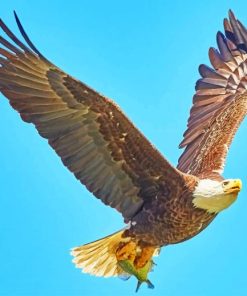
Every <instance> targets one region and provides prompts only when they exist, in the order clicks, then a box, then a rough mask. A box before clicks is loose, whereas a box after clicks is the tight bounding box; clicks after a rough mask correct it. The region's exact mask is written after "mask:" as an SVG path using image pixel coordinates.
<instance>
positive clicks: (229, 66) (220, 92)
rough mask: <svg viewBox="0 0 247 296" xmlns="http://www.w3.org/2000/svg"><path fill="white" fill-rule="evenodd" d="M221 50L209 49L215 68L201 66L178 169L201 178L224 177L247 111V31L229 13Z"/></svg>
mask: <svg viewBox="0 0 247 296" xmlns="http://www.w3.org/2000/svg"><path fill="white" fill-rule="evenodd" d="M224 28H225V36H224V35H223V34H222V33H220V32H219V33H218V34H217V43H218V48H219V51H218V50H216V49H213V48H210V50H209V58H210V61H211V64H212V66H213V69H212V68H209V67H207V66H205V65H201V66H200V67H199V72H200V74H201V76H202V78H201V79H199V80H198V81H197V83H196V93H195V95H194V98H193V107H192V108H191V111H190V117H189V120H188V128H187V130H186V131H185V133H184V139H183V141H182V142H181V144H180V148H183V147H185V150H184V152H183V153H182V155H181V156H180V158H179V162H178V169H180V170H181V171H183V172H185V173H189V174H193V175H196V176H199V177H201V178H216V179H219V178H221V173H222V172H223V168H224V163H225V158H226V155H227V152H228V148H229V146H230V144H231V142H232V139H233V137H234V135H235V133H236V131H237V129H238V127H239V125H240V123H241V122H242V120H243V119H244V118H245V116H246V114H247V92H246V90H247V30H246V29H245V27H244V26H243V25H242V24H241V23H240V21H238V20H236V18H235V16H234V15H233V13H232V12H231V11H230V12H229V21H228V20H227V19H225V20H224Z"/></svg>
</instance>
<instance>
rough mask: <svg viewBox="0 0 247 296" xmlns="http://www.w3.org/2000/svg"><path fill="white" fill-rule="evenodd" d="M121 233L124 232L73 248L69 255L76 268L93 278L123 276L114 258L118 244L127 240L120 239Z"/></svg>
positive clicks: (121, 231)
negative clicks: (93, 276) (72, 257)
mask: <svg viewBox="0 0 247 296" xmlns="http://www.w3.org/2000/svg"><path fill="white" fill-rule="evenodd" d="M123 232H124V230H120V231H118V232H116V233H113V234H112V235H109V236H106V237H104V238H102V239H99V240H97V241H94V242H92V243H89V244H85V245H82V246H79V247H75V248H73V249H72V251H71V255H72V256H74V257H75V258H74V259H73V262H74V263H75V265H76V267H77V268H81V269H82V272H85V273H89V274H92V275H95V276H102V277H116V276H125V275H126V273H125V272H124V271H123V269H122V268H121V267H120V266H119V265H118V262H117V258H116V250H117V248H118V246H119V244H120V243H121V242H126V241H128V240H129V238H123V237H122V234H123Z"/></svg>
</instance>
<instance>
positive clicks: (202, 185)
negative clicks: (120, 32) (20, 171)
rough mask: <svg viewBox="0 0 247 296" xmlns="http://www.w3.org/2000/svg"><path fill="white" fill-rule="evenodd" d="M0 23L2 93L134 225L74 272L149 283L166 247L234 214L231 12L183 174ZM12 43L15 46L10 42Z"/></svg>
mask: <svg viewBox="0 0 247 296" xmlns="http://www.w3.org/2000/svg"><path fill="white" fill-rule="evenodd" d="M15 18H16V22H17V25H18V28H19V31H20V33H21V35H22V37H23V38H24V40H25V42H22V41H21V40H20V39H19V38H17V37H16V35H15V34H13V32H12V31H11V30H10V29H9V28H8V27H7V26H6V24H5V23H4V22H3V21H2V20H0V28H1V30H2V33H4V34H5V35H6V36H7V39H6V38H4V37H2V36H0V92H1V93H2V94H3V95H4V96H5V97H6V98H7V99H8V100H9V103H10V105H11V106H12V108H14V109H15V110H16V111H17V112H18V113H19V114H20V116H21V118H22V120H23V121H25V122H27V123H32V124H34V126H35V127H36V129H37V131H38V133H39V134H40V135H41V136H42V137H43V138H45V139H47V141H48V143H49V145H50V146H51V147H52V148H53V149H54V151H55V152H56V153H57V155H58V156H59V157H60V158H61V160H62V162H63V164H64V165H65V166H66V167H67V168H68V169H69V170H70V171H71V172H72V173H73V174H74V175H75V177H76V178H77V179H78V180H79V181H80V182H81V183H82V184H83V185H85V186H86V187H87V189H88V190H89V191H90V192H91V193H92V194H93V195H94V196H95V197H96V198H98V199H100V200H101V201H102V202H103V203H104V204H105V205H108V206H110V207H112V208H114V209H116V210H117V211H118V212H120V213H121V214H122V216H123V219H124V222H125V223H128V226H127V227H126V228H124V229H122V230H120V231H118V232H116V233H114V234H111V235H109V236H107V237H104V238H102V239H100V240H97V241H95V242H92V243H89V244H85V245H82V246H79V247H76V248H73V250H72V255H73V256H74V260H73V261H74V263H75V264H76V266H77V267H78V268H81V269H82V271H83V272H86V273H90V274H93V275H96V276H104V277H111V276H131V275H134V276H135V277H136V278H137V279H138V288H139V286H140V284H141V283H142V282H146V283H147V284H148V286H149V287H150V288H151V287H153V285H152V284H151V283H150V281H149V280H148V277H147V275H148V273H149V271H150V270H151V269H152V266H153V259H152V258H153V256H155V254H157V253H158V250H159V249H160V248H161V247H162V246H166V245H169V244H175V243H179V242H182V241H184V240H187V239H189V238H191V237H193V236H195V235H196V234H198V233H199V232H200V231H202V230H203V229H204V228H205V227H207V226H208V225H209V224H210V222H211V221H212V220H213V219H214V218H215V217H216V215H217V214H218V213H219V212H221V211H222V210H224V209H226V208H227V207H229V206H230V205H231V204H232V203H233V202H234V201H235V200H236V199H237V196H238V193H239V192H240V190H241V186H242V184H241V181H240V180H239V179H226V180H225V179H224V177H223V176H222V173H223V169H224V164H225V159H226V156H227V152H228V149H229V147H230V144H231V142H232V140H233V137H234V135H235V133H236V131H237V129H238V127H239V125H240V124H241V122H242V121H243V120H244V118H245V116H246V114H247V30H246V28H245V27H244V26H243V24H242V23H241V22H240V21H238V20H237V19H236V17H235V16H234V14H233V13H232V12H231V11H230V12H229V19H225V20H224V31H225V32H224V34H223V33H220V32H218V33H217V45H218V50H217V49H214V48H210V50H209V59H210V62H211V64H212V67H208V66H206V65H200V66H199V73H200V76H201V78H200V79H199V80H198V81H197V83H196V87H195V89H196V91H195V95H194V96H193V106H192V108H191V111H190V116H189V119H188V124H187V129H186V131H185V133H184V137H183V140H182V142H181V144H180V146H179V147H180V148H184V151H183V152H182V154H181V156H180V158H179V160H178V165H177V167H174V166H173V165H172V164H170V163H169V162H168V161H167V160H166V158H165V157H164V156H163V155H162V154H161V153H160V152H159V151H158V150H157V149H156V148H155V147H154V146H153V145H152V144H151V143H150V142H149V141H148V139H147V138H146V137H145V136H144V135H143V134H142V133H141V131H139V130H138V129H137V128H136V127H135V125H134V124H133V123H132V122H131V121H130V119H129V118H128V117H127V116H126V115H125V114H124V113H123V112H122V111H121V109H120V108H119V107H118V106H117V105H116V104H115V103H114V102H113V101H112V100H111V99H109V98H107V97H105V96H103V95H102V94H100V93H98V92H97V91H95V90H93V89H92V88H90V87H89V86H87V85H86V84H84V83H83V82H81V81H79V80H77V79H76V78H74V77H72V76H70V75H68V74H67V73H65V72H64V71H63V70H62V69H60V68H59V67H57V66H56V65H54V64H53V63H52V62H50V61H49V60H48V59H47V58H46V57H44V56H43V55H42V54H41V52H40V51H39V50H38V49H37V48H36V47H35V45H34V44H33V43H32V42H31V40H30V39H29V37H28V35H27V34H26V32H25V30H24V29H23V27H22V24H21V23H20V20H19V18H18V17H17V15H16V14H15ZM8 40H10V41H8Z"/></svg>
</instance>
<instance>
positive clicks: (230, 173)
mask: <svg viewBox="0 0 247 296" xmlns="http://www.w3.org/2000/svg"><path fill="white" fill-rule="evenodd" d="M229 8H232V9H233V10H234V12H235V13H236V15H237V16H238V18H240V19H241V20H242V21H243V23H245V24H247V2H246V1H236V0H235V1H226V0H225V1H178V0H173V1H169V2H168V1H158V0H154V1H151V0H150V1H147V0H139V1H131V0H125V1H113V0H112V1H109V0H105V1H99V0H98V1H96V0H95V1H93V0H92V1H85V0H81V1H73V0H71V1H62V0H60V1H55V0H54V1H51V0H49V1H47V0H42V1H39V0H37V1H27V0H26V1H25V0H21V1H17V0H16V1H14V0H9V1H1V9H0V15H1V17H2V18H3V19H4V21H5V22H6V23H7V24H8V25H9V26H10V27H11V28H12V29H13V30H14V32H17V28H16V25H15V23H14V18H13V14H12V11H13V9H15V10H16V11H17V13H18V14H19V17H20V19H21V20H22V22H23V25H24V27H25V29H26V31H27V32H28V33H29V36H30V37H31V39H32V41H33V42H34V43H35V44H36V46H37V47H38V48H39V49H40V51H41V52H42V53H43V54H44V55H45V56H47V58H48V59H50V60H52V61H53V62H54V63H55V64H57V65H58V66H60V67H61V68H62V69H63V70H65V71H66V72H68V73H70V74H71V75H73V76H75V77H77V78H79V79H80V80H82V81H84V82H86V83H87V84H88V85H90V86H92V87H93V88H95V89H97V90H98V91H100V92H101V93H104V94H105V95H106V96H108V97H111V98H113V99H114V100H115V101H116V102H117V103H118V104H119V105H120V106H121V108H122V109H123V110H124V111H125V112H126V113H127V114H128V116H129V118H130V119H131V120H133V121H134V123H135V124H136V125H137V126H138V127H139V128H140V129H141V131H142V132H143V133H144V134H145V135H146V136H147V137H148V138H149V139H150V140H151V141H152V142H153V143H154V144H155V145H156V147H157V148H158V149H159V150H160V151H161V152H162V153H163V154H164V155H165V156H166V158H168V159H169V160H170V161H171V162H172V163H173V164H174V165H176V163H177V159H178V157H179V155H180V153H181V151H179V149H178V148H177V147H178V144H179V142H180V141H181V139H182V134H183V132H184V130H185V127H186V121H187V118H188V113H189V108H190V106H191V99H192V95H193V93H194V85H195V82H196V80H197V79H198V78H199V75H198V71H197V68H198V66H199V64H200V63H208V56H207V52H208V48H209V46H212V45H213V46H215V35H216V32H217V31H218V30H222V21H223V18H224V17H225V16H226V15H227V11H228V9H229ZM246 134H247V122H246V121H245V123H243V124H242V126H241V128H240V130H239V131H238V133H237V135H236V137H235V139H234V143H233V145H232V147H231V150H230V153H229V157H228V159H227V165H226V170H225V174H224V175H225V177H228V178H231V177H232V178H234V177H237V178H241V179H242V180H243V185H244V186H243V190H242V192H241V194H240V195H239V199H238V200H237V202H236V203H235V204H234V205H233V206H232V207H231V208H230V209H228V210H226V211H225V212H223V213H221V214H220V215H219V216H218V217H217V219H216V220H215V221H214V222H213V223H212V224H211V225H210V226H209V227H208V228H207V229H206V230H205V231H203V232H202V233H201V234H200V235H198V236H197V237H195V238H193V239H191V240H189V241H187V242H184V243H182V244H178V245H174V246H170V247H167V248H166V249H163V250H162V252H161V255H160V257H159V258H157V259H156V263H157V264H158V265H157V266H156V267H155V270H154V272H153V273H152V274H150V279H151V280H152V282H153V283H154V284H155V290H148V289H147V288H146V286H144V285H143V287H141V290H140V292H139V294H140V295H143V296H144V295H155V296H158V295H166V296H171V295H175V296H180V295H181V296H202V295H210V296H214V295H217V296H220V295H231V296H232V295H234V296H235V295H239V296H240V295H247V288H246V266H247V252H246V250H247V238H246V236H247V234H246V232H247V231H246V229H247V215H246V210H247V198H246V193H247V178H246V177H247V173H246V171H247V170H246V167H247V160H246V159H247V154H246V144H247V140H246ZM0 138H1V145H0V184H1V186H0V262H1V264H0V266H1V267H0V295H1V296H5V295H6V296H7V295H9V296H10V295H13V296H14V295H23V296H24V295H25V296H26V295H42V296H46V295H80V296H83V295H85V296H87V295H109V296H111V295H119V296H121V295H135V294H134V289H135V287H136V280H135V279H130V280H129V281H127V282H124V281H121V280H120V279H117V278H113V279H103V278H96V277H92V276H89V275H87V274H82V273H81V272H80V270H78V269H75V267H74V265H73V264H72V263H71V259H72V258H71V256H70V254H69V250H70V248H71V247H74V246H77V245H80V244H83V243H86V242H90V241H93V240H96V239H98V238H100V237H103V236H105V235H108V234H110V233H112V232H114V231H116V230H118V229H120V228H121V227H122V226H123V221H122V218H121V216H120V215H119V214H118V213H117V212H116V211H114V210H112V209H111V208H107V207H106V206H104V205H103V204H101V202H100V201H98V200H97V199H95V198H94V197H93V196H92V195H91V194H89V193H88V192H87V190H85V188H84V187H83V186H82V185H81V184H80V183H79V182H78V181H77V180H76V179H75V178H74V176H73V175H72V174H71V173H70V172H69V171H67V169H66V168H65V167H63V165H62V163H61V161H60V159H59V158H58V157H57V155H56V154H55V153H54V151H53V150H52V149H51V148H50V147H49V146H48V144H47V142H46V140H44V139H42V138H41V137H40V136H39V135H38V134H37V132H36V130H35V129H34V127H33V126H32V125H28V124H26V123H23V122H22V121H21V120H20V117H19V115H18V114H17V113H16V112H15V111H14V110H12V109H11V108H10V107H9V105H8V103H7V100H6V99H5V98H4V97H3V96H0Z"/></svg>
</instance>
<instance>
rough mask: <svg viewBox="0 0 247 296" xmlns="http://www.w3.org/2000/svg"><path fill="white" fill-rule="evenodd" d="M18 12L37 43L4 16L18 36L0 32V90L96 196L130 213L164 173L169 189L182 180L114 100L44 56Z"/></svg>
mask: <svg viewBox="0 0 247 296" xmlns="http://www.w3.org/2000/svg"><path fill="white" fill-rule="evenodd" d="M16 20H17V24H18V26H19V29H20V31H21V33H22V35H23V37H24V39H25V40H26V42H27V44H28V45H29V46H30V48H29V47H27V46H26V45H24V44H23V43H22V42H21V41H20V40H18V39H17V37H16V36H15V35H14V34H13V33H12V32H11V31H10V30H9V29H8V28H7V27H6V25H5V24H4V23H3V22H2V21H1V22H0V26H1V28H2V30H3V31H4V32H5V33H6V34H7V35H8V36H9V38H10V39H11V40H12V43H10V42H8V41H7V40H5V39H4V38H3V37H1V39H0V43H1V44H2V45H3V47H0V55H1V59H0V65H1V67H0V91H1V92H2V93H3V94H4V95H5V96H6V97H7V98H8V99H9V102H10V104H11V105H12V106H13V107H14V108H15V109H16V110H17V111H18V112H19V113H20V115H21V117H22V119H23V120H24V121H26V122H31V123H34V124H35V126H36V128H37V130H38V132H39V133H40V134H41V135H42V136H43V137H45V138H47V139H48V140H49V143H50V145H51V146H52V147H53V148H54V149H55V150H56V152H57V153H58V155H59V156H60V157H61V159H62V161H63V163H64V164H65V165H66V166H67V167H68V168H69V169H70V171H72V172H73V173H74V174H75V176H76V177H77V178H78V179H79V180H80V181H81V182H82V183H83V184H85V185H86V186H87V188H88V189H89V190H90V191H91V192H93V193H94V195H95V196H96V197H98V198H100V199H101V200H102V201H103V202H104V203H105V204H107V205H110V206H112V207H114V208H116V209H117V210H119V211H120V212H121V213H122V214H123V216H124V217H125V218H126V220H128V219H130V218H131V217H132V216H133V215H135V214H136V213H137V212H138V210H140V208H141V207H142V205H143V203H144V201H145V199H146V198H151V196H150V195H147V194H146V193H147V192H150V190H152V192H153V196H155V194H156V193H157V191H158V190H160V188H159V179H160V178H161V179H162V180H161V183H162V186H166V187H168V186H169V191H170V190H171V187H172V186H174V187H177V186H179V184H181V183H179V181H180V182H183V179H182V178H181V175H180V174H179V173H178V171H177V170H176V169H174V168H173V167H172V166H171V165H170V164H169V163H168V162H167V161H166V160H165V159H164V158H163V157H162V156H161V155H160V154H159V152H158V151H157V150H156V149H155V148H154V147H153V146H152V145H151V144H150V143H149V142H148V140H147V139H146V138H145V137H144V136H143V135H142V134H141V133H140V132H139V131H138V130H137V129H136V128H135V127H134V126H133V124H132V123H131V122H130V121H129V120H128V119H127V118H126V117H125V115H124V114H123V113H122V112H121V111H120V109H119V108H118V107H117V106H116V105H115V104H114V103H113V102H111V101H110V100H109V99H107V98H105V97H103V96H102V95H100V94H99V93H97V92H95V91H94V90H92V89H91V88H89V87H88V86H86V85H85V84H83V83H81V82H80V81H78V80H76V79H74V78H72V77H70V76H69V75H67V74H66V73H64V72H63V71H61V70H60V69H58V68H57V67H56V66H54V65H53V64H52V63H51V62H49V61H48V60H47V59H46V58H44V57H43V55H42V54H41V53H40V52H39V51H38V50H37V49H36V47H35V46H34V45H33V44H32V43H31V41H30V40H29V38H28V36H27V34H26V33H25V31H24V29H23V27H22V26H21V24H20V21H19V20H18V18H17V17H16ZM161 176H162V177H161ZM164 178H165V179H166V182H165V183H164ZM144 180H146V181H145V182H144ZM170 180H172V181H171V182H169V181H170ZM143 183H144V184H143ZM164 184H165V185H164ZM182 185H183V184H182ZM182 185H181V186H182ZM154 189H155V190H156V191H155V190H154Z"/></svg>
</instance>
